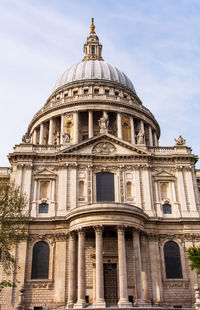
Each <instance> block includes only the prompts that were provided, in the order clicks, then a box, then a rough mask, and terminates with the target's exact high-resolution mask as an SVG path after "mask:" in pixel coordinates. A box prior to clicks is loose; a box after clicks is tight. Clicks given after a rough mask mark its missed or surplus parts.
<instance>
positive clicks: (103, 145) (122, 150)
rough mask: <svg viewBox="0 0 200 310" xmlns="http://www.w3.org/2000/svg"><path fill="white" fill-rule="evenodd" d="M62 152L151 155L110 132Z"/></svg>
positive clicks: (99, 154) (97, 154) (98, 154)
mask: <svg viewBox="0 0 200 310" xmlns="http://www.w3.org/2000/svg"><path fill="white" fill-rule="evenodd" d="M61 153H65V154H67V153H74V154H80V155H81V154H82V155H94V156H106V155H107V156H108V155H109V156H116V155H122V156H123V155H150V153H149V152H147V151H146V150H144V149H142V148H140V147H137V146H135V145H133V144H131V143H129V142H126V141H124V140H121V139H118V138H116V137H115V136H112V135H110V134H103V135H100V136H97V137H93V138H90V139H88V140H86V141H83V142H81V143H79V144H76V145H72V146H70V147H68V148H65V149H63V150H62V151H61Z"/></svg>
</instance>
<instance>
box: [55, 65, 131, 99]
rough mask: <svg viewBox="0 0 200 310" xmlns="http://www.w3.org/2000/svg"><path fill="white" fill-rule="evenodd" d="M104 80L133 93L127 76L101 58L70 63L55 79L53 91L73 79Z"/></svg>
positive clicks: (73, 80)
mask: <svg viewBox="0 0 200 310" xmlns="http://www.w3.org/2000/svg"><path fill="white" fill-rule="evenodd" d="M81 80H105V81H112V82H115V83H118V84H121V85H122V86H126V87H128V88H129V89H130V90H132V91H133V92H134V93H135V89H134V86H133V84H132V82H131V81H130V80H129V78H128V77H127V76H126V75H125V74H124V73H123V72H122V71H120V70H119V69H117V68H116V67H114V66H113V65H111V64H110V63H108V62H105V61H102V60H87V61H82V62H80V63H78V64H74V65H72V66H71V67H70V68H69V69H67V70H66V71H65V72H64V73H63V74H62V75H61V77H60V78H59V79H58V80H57V82H56V84H55V86H54V88H53V91H55V90H56V89H58V88H60V87H62V86H64V85H66V84H68V83H71V82H75V81H81Z"/></svg>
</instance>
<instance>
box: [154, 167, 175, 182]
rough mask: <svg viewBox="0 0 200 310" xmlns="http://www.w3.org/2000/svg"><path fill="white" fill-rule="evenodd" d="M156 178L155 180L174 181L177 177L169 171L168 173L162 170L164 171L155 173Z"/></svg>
mask: <svg viewBox="0 0 200 310" xmlns="http://www.w3.org/2000/svg"><path fill="white" fill-rule="evenodd" d="M154 178H155V179H158V180H159V179H165V180H166V179H174V178H175V175H174V174H173V173H171V172H169V171H166V170H164V169H163V170H162V171H159V172H155V173H154Z"/></svg>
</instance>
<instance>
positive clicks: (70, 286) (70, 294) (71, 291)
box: [67, 231, 76, 308]
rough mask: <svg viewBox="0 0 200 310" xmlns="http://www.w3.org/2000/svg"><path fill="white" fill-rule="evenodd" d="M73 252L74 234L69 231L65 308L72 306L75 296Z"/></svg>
mask: <svg viewBox="0 0 200 310" xmlns="http://www.w3.org/2000/svg"><path fill="white" fill-rule="evenodd" d="M75 254H76V235H75V232H73V231H72V232H71V233H70V235H69V264H68V274H69V275H68V276H69V278H68V301H67V308H73V305H74V297H75V294H74V293H75V276H76V275H75V271H76V267H75Z"/></svg>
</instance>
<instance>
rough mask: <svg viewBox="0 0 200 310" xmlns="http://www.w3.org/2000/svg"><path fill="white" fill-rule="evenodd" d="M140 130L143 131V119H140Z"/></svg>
mask: <svg viewBox="0 0 200 310" xmlns="http://www.w3.org/2000/svg"><path fill="white" fill-rule="evenodd" d="M140 131H141V132H143V133H144V122H143V120H141V121H140Z"/></svg>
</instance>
